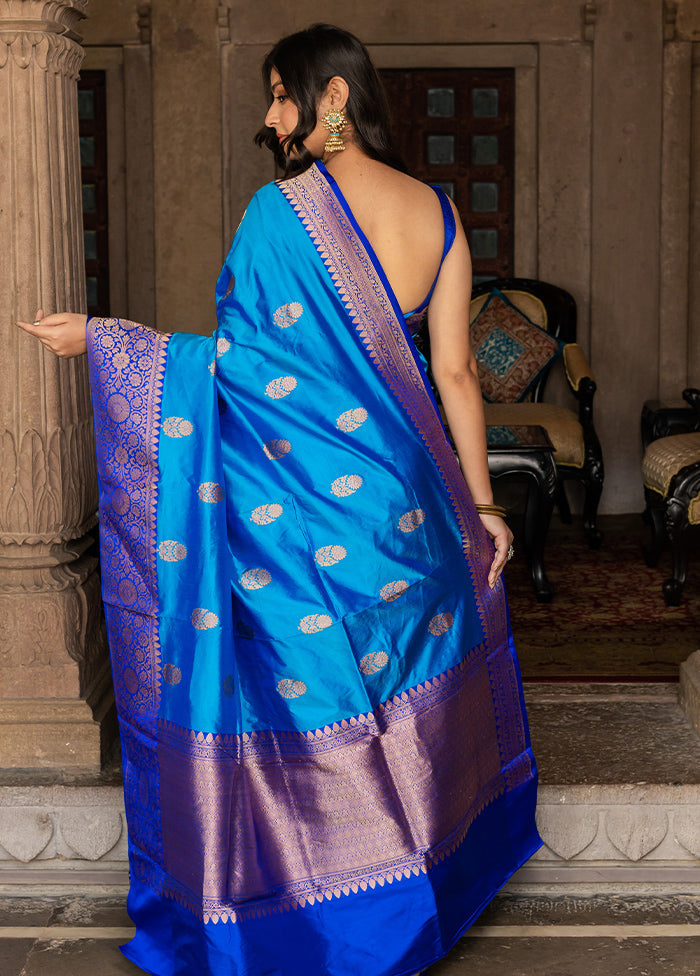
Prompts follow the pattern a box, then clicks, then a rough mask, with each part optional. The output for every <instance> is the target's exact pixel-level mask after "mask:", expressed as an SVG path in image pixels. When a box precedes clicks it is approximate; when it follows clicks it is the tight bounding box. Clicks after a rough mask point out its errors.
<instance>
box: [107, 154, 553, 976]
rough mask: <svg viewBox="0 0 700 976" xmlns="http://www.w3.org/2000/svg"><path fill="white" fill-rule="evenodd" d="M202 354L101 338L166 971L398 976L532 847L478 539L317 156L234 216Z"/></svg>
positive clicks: (141, 895) (132, 332) (146, 922)
mask: <svg viewBox="0 0 700 976" xmlns="http://www.w3.org/2000/svg"><path fill="white" fill-rule="evenodd" d="M216 294H217V309H218V328H217V330H216V332H215V333H214V335H213V337H211V338H203V337H200V336H194V335H187V334H174V335H165V334H161V333H156V332H154V331H151V330H149V329H146V328H144V327H143V326H140V325H136V324H134V323H131V322H126V321H123V320H114V319H112V320H106V319H92V320H91V321H90V323H89V329H88V355H89V361H90V372H91V380H92V389H93V403H94V412H95V424H96V441H97V449H98V460H99V471H100V520H101V548H102V566H103V580H104V582H103V589H104V599H105V605H106V612H107V617H108V627H109V634H110V646H111V654H112V663H113V673H114V685H115V694H116V699H117V707H118V712H119V719H120V727H121V736H122V749H123V763H124V790H125V798H126V810H127V819H128V827H129V856H130V869H131V888H130V894H129V900H128V909H129V912H130V914H131V916H132V918H133V920H134V922H135V924H136V936H135V938H134V939H133V941H131V942H130V943H129V944H128V945H127V946H126V947H124V950H123V951H124V952H125V954H126V955H127V957H128V958H129V959H131V960H132V961H133V962H135V963H136V964H137V965H138V966H140V967H141V968H142V969H144V970H145V971H146V972H149V973H153V974H157V976H206V974H211V976H234V974H237V976H281V974H284V976H290V974H299V976H302V974H303V976H314V974H318V976H321V974H324V976H326V974H327V976H357V974H359V973H363V974H367V976H403V974H412V973H414V972H415V971H416V970H417V969H422V968H424V967H426V966H428V965H429V964H430V963H432V962H434V961H435V960H436V959H438V958H439V957H440V956H442V955H444V953H445V952H446V951H447V950H448V949H449V948H450V947H451V946H452V945H453V944H454V942H455V941H456V939H457V938H458V937H459V935H460V934H461V933H462V932H463V931H464V930H465V928H466V927H467V926H468V925H469V924H470V923H471V922H472V921H473V920H474V918H475V917H476V915H477V914H478V913H479V911H480V910H481V909H482V908H483V906H484V905H485V904H486V903H487V902H488V901H489V899H490V898H491V897H492V896H493V894H494V893H495V892H496V891H497V890H498V889H499V888H500V887H501V886H502V885H503V884H504V883H505V882H506V881H507V879H508V878H509V877H510V875H511V874H512V873H513V872H514V871H515V870H516V869H517V868H518V867H519V866H520V865H521V864H522V863H523V862H524V861H525V860H526V859H527V858H528V857H529V856H530V855H531V854H532V853H533V852H534V851H535V850H536V849H537V847H538V846H539V839H538V837H537V833H536V830H535V826H534V810H535V793H536V770H535V763H534V759H533V756H532V753H531V751H530V745H529V738H528V731H527V725H526V719H525V711H524V706H523V701H522V693H521V685H520V678H519V673H518V666H517V661H516V658H515V652H514V648H513V644H512V639H511V635H510V628H509V624H508V616H507V608H506V602H505V596H504V592H503V588H502V585H501V583H500V582H499V584H498V585H497V586H496V588H495V589H493V590H491V589H490V588H489V587H488V584H487V575H488V568H489V565H490V563H491V560H492V555H493V546H492V544H491V542H490V540H489V539H488V537H487V536H486V533H485V532H484V529H483V527H482V524H481V521H480V519H479V518H478V516H477V515H476V513H475V511H474V507H473V504H472V502H471V499H470V496H469V493H468V490H467V488H466V485H465V482H464V480H463V478H462V476H461V473H460V471H459V467H458V465H457V462H456V460H455V458H454V455H453V453H452V451H451V449H450V447H449V444H448V442H447V440H446V437H445V433H444V430H443V428H442V426H441V423H440V420H439V416H438V413H437V410H436V407H435V404H434V402H433V400H432V397H431V394H430V389H429V386H428V384H427V382H426V378H425V375H424V372H423V370H422V368H421V366H420V365H419V364H418V356H417V353H416V351H415V348H414V347H413V344H412V342H411V339H410V336H409V335H408V334H407V332H406V329H405V324H404V322H403V318H402V316H401V310H400V308H399V307H398V305H397V303H396V299H395V297H394V296H393V294H392V292H391V289H390V287H389V284H388V282H387V281H386V278H385V276H384V274H383V272H382V270H381V267H380V266H379V264H378V262H377V261H376V258H375V256H374V254H373V253H372V250H371V247H370V245H369V243H368V242H367V241H366V239H365V238H364V236H363V234H362V231H361V230H360V228H359V227H358V226H357V224H356V222H355V221H354V218H353V216H352V214H351V212H350V211H349V209H348V207H347V204H346V203H345V201H344V200H343V198H342V196H341V194H340V193H339V191H338V189H337V187H336V186H335V185H334V184H333V183H332V181H331V180H330V179H329V177H328V174H327V172H326V171H325V169H324V168H323V166H322V165H320V164H315V165H314V166H313V167H312V168H311V169H310V170H308V171H307V172H306V173H304V174H303V175H302V176H300V177H297V178H295V179H292V180H288V181H286V182H283V183H280V184H270V185H268V186H266V187H264V188H263V189H262V190H261V191H260V192H259V193H258V194H257V195H256V196H255V197H254V198H253V201H252V202H251V204H250V206H249V208H248V210H247V212H246V215H245V217H244V219H243V222H242V224H241V227H240V228H239V231H238V233H237V234H236V237H235V240H234V243H233V246H232V248H231V252H230V254H229V256H228V258H227V260H226V263H225V265H224V268H223V270H222V273H221V276H220V278H219V281H218V284H217V293H216Z"/></svg>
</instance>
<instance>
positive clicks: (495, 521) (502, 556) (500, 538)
mask: <svg viewBox="0 0 700 976" xmlns="http://www.w3.org/2000/svg"><path fill="white" fill-rule="evenodd" d="M479 518H480V519H481V521H482V522H483V524H484V528H485V529H486V531H487V532H488V534H489V535H490V536H491V538H492V539H493V544H494V546H495V547H496V552H495V553H494V557H493V562H492V563H491V569H490V570H489V586H490V587H491V589H493V588H494V586H495V585H496V581H497V580H498V577H499V576H500V575H501V573H502V572H503V569H504V567H505V565H506V563H507V562H508V550H509V549H510V547H511V545H512V543H513V533H512V532H511V531H510V529H509V528H508V526H507V525H506V523H505V522H504V521H503V519H502V518H499V517H498V515H479Z"/></svg>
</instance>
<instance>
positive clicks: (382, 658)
mask: <svg viewBox="0 0 700 976" xmlns="http://www.w3.org/2000/svg"><path fill="white" fill-rule="evenodd" d="M388 663H389V655H388V654H387V653H386V652H385V651H371V652H370V653H369V654H365V656H364V657H363V658H361V660H360V671H361V672H362V673H363V674H367V675H370V674H377V672H378V671H381V670H382V668H385V667H386V666H387V664H388Z"/></svg>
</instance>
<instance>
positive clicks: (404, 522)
mask: <svg viewBox="0 0 700 976" xmlns="http://www.w3.org/2000/svg"><path fill="white" fill-rule="evenodd" d="M423 522H425V512H424V511H423V509H422V508H414V509H412V510H411V511H410V512H404V514H403V515H402V516H401V518H400V519H399V528H400V529H401V531H402V532H413V530H414V529H417V528H418V526H419V525H422V524H423Z"/></svg>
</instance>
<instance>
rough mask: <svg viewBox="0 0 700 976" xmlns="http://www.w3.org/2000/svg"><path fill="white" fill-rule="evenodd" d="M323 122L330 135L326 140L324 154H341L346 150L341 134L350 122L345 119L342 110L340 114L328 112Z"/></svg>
mask: <svg viewBox="0 0 700 976" xmlns="http://www.w3.org/2000/svg"><path fill="white" fill-rule="evenodd" d="M321 122H322V123H323V125H324V126H325V128H326V129H328V132H329V133H330V134H329V136H328V139H326V145H325V146H324V147H323V148H324V152H327V153H334V152H341V151H342V150H343V149H345V143H344V142H343V140H342V139H341V138H340V133H341V132H342V131H343V129H344V128H345V126H346V125H347V124H348V120H347V119H346V118H345V115H344V113H343V110H342V109H341V110H340V111H339V112H326V114H325V115H324V116H323V118H322V119H321Z"/></svg>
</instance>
